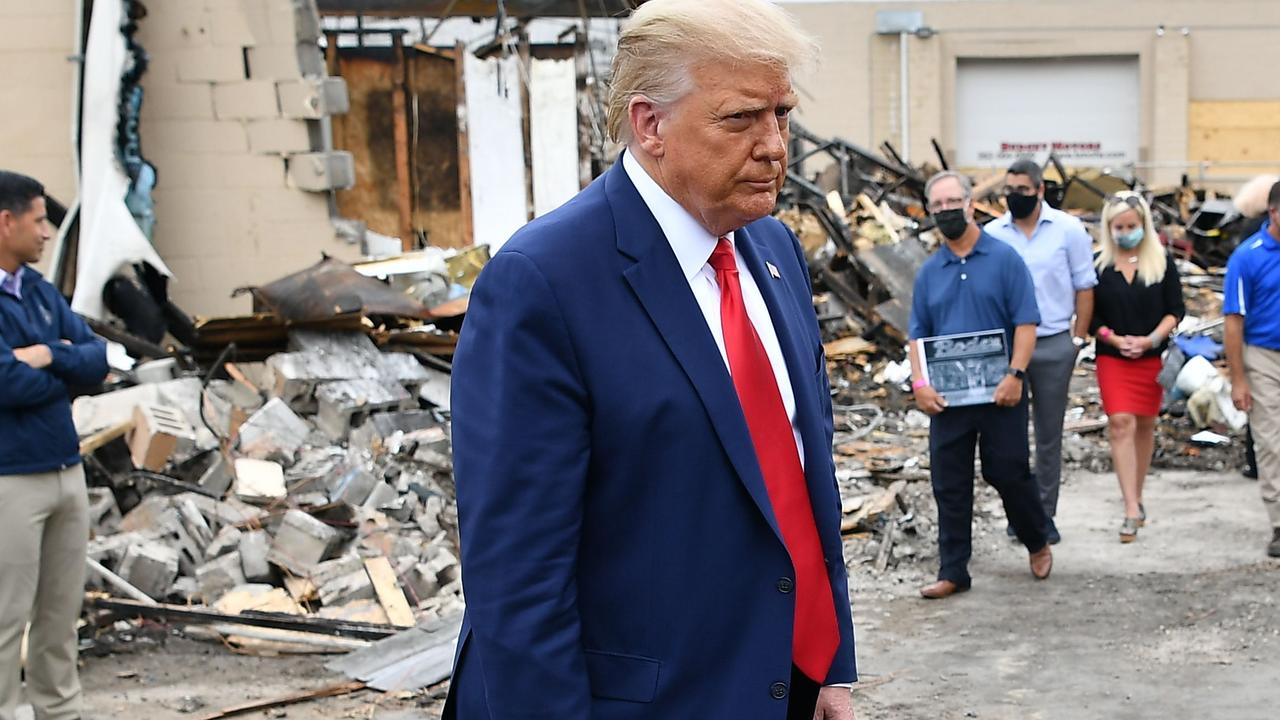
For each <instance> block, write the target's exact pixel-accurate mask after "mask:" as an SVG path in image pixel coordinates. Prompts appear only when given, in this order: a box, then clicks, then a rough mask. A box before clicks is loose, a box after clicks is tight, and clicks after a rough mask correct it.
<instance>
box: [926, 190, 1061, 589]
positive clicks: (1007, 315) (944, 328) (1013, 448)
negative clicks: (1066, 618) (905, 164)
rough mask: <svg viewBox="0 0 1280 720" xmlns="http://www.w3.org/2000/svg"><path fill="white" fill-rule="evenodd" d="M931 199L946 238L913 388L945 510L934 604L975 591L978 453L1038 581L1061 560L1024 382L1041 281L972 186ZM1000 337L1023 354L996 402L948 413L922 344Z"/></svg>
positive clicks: (929, 276) (930, 268)
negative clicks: (991, 229) (979, 213)
mask: <svg viewBox="0 0 1280 720" xmlns="http://www.w3.org/2000/svg"><path fill="white" fill-rule="evenodd" d="M925 195H926V197H927V198H928V210H929V212H930V213H931V214H932V215H933V218H934V221H935V222H936V224H937V227H938V232H940V233H941V234H942V235H943V237H945V238H946V242H945V243H943V244H942V246H941V247H939V248H938V250H937V252H935V253H934V254H933V255H932V256H930V257H929V259H928V260H926V261H925V263H924V265H923V266H921V268H920V272H919V273H918V274H917V275H916V281H915V290H914V295H913V297H912V301H911V330H910V335H911V340H912V341H913V342H912V343H911V344H910V354H911V374H912V379H913V382H912V388H914V390H915V399H916V405H917V406H918V407H919V408H920V409H921V410H922V411H924V412H925V413H928V414H929V415H931V416H932V420H931V422H930V425H929V454H930V476H931V478H932V481H933V496H934V499H935V500H936V501H937V503H938V553H939V555H940V559H941V567H940V568H939V570H938V580H937V582H935V583H933V584H931V585H927V586H925V587H924V588H921V590H920V594H921V596H923V597H925V598H927V599H931V600H933V599H941V598H945V597H948V596H950V595H952V594H954V593H957V592H963V591H965V590H968V589H969V586H970V584H971V579H970V577H969V557H970V555H971V554H972V524H973V480H974V478H973V452H974V446H975V444H976V445H977V447H978V450H979V453H980V457H981V458H982V477H983V478H984V479H985V480H986V481H987V483H989V484H990V485H991V486H992V487H994V488H995V489H996V491H997V492H999V493H1000V499H1001V500H1002V501H1003V502H1004V508H1005V513H1006V514H1007V515H1008V517H1009V522H1010V523H1011V524H1012V525H1013V529H1014V532H1015V533H1016V535H1017V537H1018V540H1019V541H1021V542H1022V544H1023V545H1025V546H1026V548H1027V551H1028V552H1029V553H1031V558H1030V560H1031V572H1032V574H1033V575H1034V576H1035V577H1036V578H1038V579H1041V580H1043V579H1045V578H1047V577H1049V572H1050V570H1052V569H1053V552H1052V551H1051V550H1050V548H1049V543H1048V536H1047V534H1046V526H1047V524H1048V520H1047V518H1046V517H1045V513H1044V506H1043V505H1042V504H1041V502H1040V496H1039V493H1038V492H1037V490H1036V487H1035V484H1034V482H1033V481H1032V480H1031V468H1030V465H1029V462H1030V460H1029V457H1028V449H1027V398H1026V389H1025V388H1024V380H1025V379H1026V369H1027V363H1028V362H1030V360H1031V355H1032V352H1033V351H1034V350H1035V344H1036V325H1037V323H1039V322H1040V313H1039V311H1038V310H1037V308H1036V299H1035V290H1034V287H1033V285H1032V281H1031V273H1030V272H1028V270H1027V266H1026V264H1025V263H1024V262H1023V261H1022V258H1020V257H1019V256H1018V253H1017V252H1016V251H1014V250H1013V248H1011V247H1009V246H1008V245H1006V244H1004V243H1002V242H1000V241H999V240H996V239H995V238H993V237H991V236H990V235H988V234H986V233H984V232H982V230H981V229H980V228H979V227H978V226H977V225H975V224H974V222H973V202H972V188H971V187H970V185H969V181H968V179H967V178H965V177H964V176H962V175H959V174H956V173H952V172H943V173H938V174H937V175H935V176H933V177H932V178H930V180H929V182H928V184H927V185H926V186H925ZM990 330H1001V331H1003V332H1004V338H1005V347H1010V346H1011V347H1012V348H1013V352H1012V357H1011V358H1010V360H1009V363H1008V369H1007V371H1006V373H1005V375H1004V376H1003V378H1002V379H1001V380H1000V383H999V385H998V386H997V387H996V390H995V397H994V402H993V403H986V404H981V405H969V406H965V407H948V406H947V403H946V400H945V399H944V398H943V397H942V395H941V394H939V392H938V391H937V390H936V389H934V388H933V387H932V386H931V385H930V384H929V381H928V379H927V376H926V373H925V372H924V368H923V366H922V364H923V358H922V357H920V352H919V349H918V348H917V343H916V342H914V341H915V340H919V339H922V338H929V337H937V336H941V335H955V334H964V333H978V332H984V331H990Z"/></svg>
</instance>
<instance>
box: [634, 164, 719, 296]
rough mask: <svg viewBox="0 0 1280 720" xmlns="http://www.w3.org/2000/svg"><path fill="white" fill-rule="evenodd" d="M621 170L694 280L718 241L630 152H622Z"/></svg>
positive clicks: (683, 268)
mask: <svg viewBox="0 0 1280 720" xmlns="http://www.w3.org/2000/svg"><path fill="white" fill-rule="evenodd" d="M622 169H623V170H624V171H626V173H627V177H629V178H631V184H632V185H635V187H636V192H638V193H640V199H641V200H644V204H645V206H647V207H648V208H649V212H651V213H653V217H654V219H655V220H657V221H658V227H660V228H662V234H663V235H665V236H666V237H667V242H668V243H670V245H671V250H672V251H673V252H675V254H676V261H677V262H679V263H680V270H681V271H683V272H684V277H685V279H686V280H692V279H693V276H694V275H697V274H698V273H699V272H701V271H702V268H703V267H704V266H706V264H707V259H708V258H710V257H711V252H712V251H713V250H715V249H716V243H717V242H718V241H719V238H718V237H716V236H715V235H712V234H711V233H709V232H707V229H706V228H704V227H702V225H700V224H699V223H698V221H697V220H695V219H694V217H693V215H691V214H690V213H689V211H688V210H685V209H684V207H682V206H681V205H680V203H678V202H676V201H675V199H674V198H672V197H671V196H670V195H668V194H667V191H666V190H663V189H662V188H661V187H660V186H659V185H658V183H657V182H656V181H654V179H653V178H652V177H650V176H649V173H648V171H646V170H645V169H644V167H642V166H641V165H640V161H639V160H636V159H635V158H634V157H632V156H631V151H630V150H627V151H624V152H623V153H622ZM725 237H726V238H728V240H729V242H730V243H732V242H733V233H728V234H727V235H726V236H725Z"/></svg>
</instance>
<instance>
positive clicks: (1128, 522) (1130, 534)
mask: <svg viewBox="0 0 1280 720" xmlns="http://www.w3.org/2000/svg"><path fill="white" fill-rule="evenodd" d="M1139 527H1141V521H1140V520H1139V519H1138V518H1131V517H1127V518H1125V519H1124V524H1123V525H1121V526H1120V542H1122V543H1126V544H1128V543H1131V542H1133V541H1134V540H1137V539H1138V528H1139Z"/></svg>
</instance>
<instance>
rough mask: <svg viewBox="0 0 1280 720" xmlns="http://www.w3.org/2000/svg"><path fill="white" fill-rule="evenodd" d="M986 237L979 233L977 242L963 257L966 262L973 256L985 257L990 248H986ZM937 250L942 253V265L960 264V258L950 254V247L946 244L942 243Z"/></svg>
mask: <svg viewBox="0 0 1280 720" xmlns="http://www.w3.org/2000/svg"><path fill="white" fill-rule="evenodd" d="M988 237H989V236H988V235H987V234H986V233H985V232H982V231H979V233H978V242H976V243H974V244H973V249H972V250H970V251H969V254H968V255H965V256H964V257H965V259H966V260H967V259H968V258H971V257H973V256H974V255H986V254H987V253H988V252H989V251H990V248H988V247H987V242H988ZM939 250H940V252H942V253H943V255H942V257H943V260H944V262H943V264H944V265H950V264H951V263H958V262H960V258H959V257H958V256H957V255H956V254H955V253H953V252H951V246H950V245H948V244H947V243H946V242H943V243H942V245H941V246H940V248H939Z"/></svg>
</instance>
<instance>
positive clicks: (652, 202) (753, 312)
mask: <svg viewBox="0 0 1280 720" xmlns="http://www.w3.org/2000/svg"><path fill="white" fill-rule="evenodd" d="M622 167H623V169H624V170H625V171H626V173H627V177H629V178H631V183H632V184H633V185H635V187H636V190H637V191H639V193H640V197H641V199H643V200H644V204H645V205H646V206H648V208H649V212H651V213H653V217H654V218H655V219H657V221H658V226H659V227H661V228H662V233H663V234H664V235H666V236H667V242H668V243H670V244H671V249H672V251H674V252H675V254H676V260H677V261H678V262H679V263H680V269H681V270H683V271H684V276H685V279H686V280H688V281H689V289H690V290H692V291H693V297H694V299H695V300H697V301H698V307H699V308H701V309H702V316H703V318H704V319H705V320H706V321H707V328H708V329H710V330H711V337H713V338H715V341H716V347H717V348H719V349H720V358H721V359H722V360H724V365H725V368H726V369H729V371H730V373H732V372H733V371H732V369H731V368H729V354H728V353H727V352H726V351H725V347H724V329H723V328H722V327H721V325H720V284H719V283H718V282H717V281H716V271H715V270H714V269H712V267H711V265H710V264H708V262H707V261H708V260H710V259H711V252H712V251H713V250H715V249H716V243H717V242H719V238H718V237H716V236H715V235H712V234H711V233H709V232H707V230H706V228H704V227H702V225H700V224H698V221H697V220H695V219H694V218H693V216H692V215H690V214H689V211H687V210H685V209H684V208H683V207H681V205H680V203H678V202H676V201H675V200H674V199H673V198H672V197H671V196H670V195H668V194H667V192H666V191H665V190H663V189H662V188H661V187H659V186H658V183H657V182H655V181H654V180H653V178H651V177H649V173H648V172H647V171H646V170H645V169H644V168H643V167H641V165H640V163H639V162H638V161H637V160H636V159H635V158H633V157H631V153H630V152H624V153H623V154H622ZM733 236H734V234H733V233H729V234H728V235H726V236H725V237H726V238H727V239H728V240H729V242H730V243H733V242H734V237H733ZM733 256H734V260H736V261H737V263H738V280H739V282H740V284H741V285H742V302H743V305H745V306H746V309H747V317H748V318H749V319H750V320H751V324H752V325H753V326H755V329H756V335H758V336H759V337H760V342H761V343H762V344H763V345H764V351H765V354H767V355H768V356H769V364H770V365H771V366H772V367H773V376H774V378H776V379H777V381H778V392H779V393H780V394H781V395H782V405H783V407H784V408H785V409H786V411H787V417H788V418H790V420H791V434H792V436H794V438H795V442H796V452H797V453H798V454H799V455H800V464H801V466H803V465H804V441H803V440H801V439H800V430H799V429H798V428H797V427H796V398H795V391H794V390H792V388H791V377H790V376H789V375H787V361H786V359H785V358H784V357H783V355H782V346H781V345H780V344H779V343H778V333H777V331H776V330H775V329H774V327H773V320H772V318H770V317H769V307H768V306H767V305H765V303H764V297H763V296H762V295H761V294H760V288H759V287H758V286H757V285H756V280H755V278H754V277H752V276H751V271H750V270H749V269H748V268H747V266H746V263H744V262H743V260H742V253H741V252H739V251H738V246H737V245H736V244H734V248H733ZM777 282H781V281H777Z"/></svg>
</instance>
